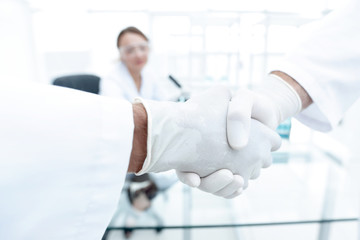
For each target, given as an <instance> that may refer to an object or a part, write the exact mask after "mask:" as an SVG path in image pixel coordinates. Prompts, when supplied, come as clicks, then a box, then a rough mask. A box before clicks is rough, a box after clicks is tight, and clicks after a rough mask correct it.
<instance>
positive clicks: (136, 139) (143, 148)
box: [128, 103, 148, 172]
mask: <svg viewBox="0 0 360 240" xmlns="http://www.w3.org/2000/svg"><path fill="white" fill-rule="evenodd" d="M132 106H133V117H134V136H133V146H132V151H131V155H130V163H129V167H128V172H138V171H140V170H141V168H142V166H143V164H144V161H145V158H146V155H147V122H148V119H147V118H148V117H147V113H146V111H145V108H144V106H143V105H142V104H141V103H135V104H133V105H132Z"/></svg>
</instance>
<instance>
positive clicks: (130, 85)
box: [100, 62, 166, 102]
mask: <svg viewBox="0 0 360 240" xmlns="http://www.w3.org/2000/svg"><path fill="white" fill-rule="evenodd" d="M141 78H142V79H141V80H142V82H141V88H140V92H139V91H138V90H137V88H136V85H135V82H134V80H133V78H132V77H131V75H130V73H129V70H128V69H127V67H126V65H125V64H124V63H122V62H118V63H116V64H115V66H114V68H113V69H112V70H111V71H110V73H109V74H107V75H106V76H105V77H103V78H102V79H101V81H100V95H103V96H108V97H117V98H124V99H126V100H128V101H130V102H132V101H133V100H134V99H135V97H142V98H144V99H151V100H166V99H165V97H164V95H165V94H164V92H163V91H162V90H161V89H162V88H161V86H159V83H158V81H157V79H155V78H154V75H153V74H152V73H151V72H150V71H149V70H148V69H146V68H145V69H144V70H143V71H142V72H141Z"/></svg>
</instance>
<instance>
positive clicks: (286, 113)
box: [227, 74, 302, 149]
mask: <svg viewBox="0 0 360 240" xmlns="http://www.w3.org/2000/svg"><path fill="white" fill-rule="evenodd" d="M301 108H302V104H301V99H300V97H299V95H298V94H297V92H296V91H295V90H294V89H293V88H292V87H291V86H290V85H289V84H288V83H287V82H285V81H284V80H282V79H281V78H280V77H278V76H276V75H274V74H270V75H269V76H268V78H267V81H265V84H264V87H263V88H261V89H256V90H255V91H250V90H246V89H242V90H240V91H238V93H237V94H236V95H235V96H234V97H233V98H232V99H231V102H230V103H229V110H228V115H227V136H228V140H229V144H230V146H231V147H232V148H234V149H241V148H243V147H244V146H246V144H247V143H248V140H249V136H250V135H251V128H252V126H250V125H251V119H256V120H258V121H260V122H262V123H263V124H265V125H267V126H268V127H270V128H271V129H274V130H275V129H276V127H277V126H278V125H279V124H280V123H281V122H283V121H284V120H286V119H287V118H289V117H292V116H294V115H296V114H297V113H299V112H300V111H301Z"/></svg>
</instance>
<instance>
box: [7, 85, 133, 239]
mask: <svg viewBox="0 0 360 240" xmlns="http://www.w3.org/2000/svg"><path fill="white" fill-rule="evenodd" d="M0 112H1V126H0V144H1V148H0V194H1V196H0V239H6V240H7V239H9V240H10V239H11V240H18V239H22V240H23V239H27V240H28V239H29V240H32V239H34V240H35V239H36V240H42V239H44V240H45V239H46V240H49V239H51V240H64V239H71V240H75V239H79V240H80V239H83V240H89V239H94V240H99V239H101V237H102V235H103V233H104V231H105V229H106V227H107V224H108V223H109V221H110V220H111V217H112V214H113V213H114V211H115V209H116V206H117V203H118V198H119V195H120V191H121V189H122V186H123V182H124V179H125V175H126V171H127V167H128V159H129V156H130V151H131V148H132V136H133V117H132V116H133V113H132V107H131V104H130V103H129V102H127V101H124V100H117V99H111V98H105V97H100V96H97V95H94V94H89V93H84V92H80V91H76V90H71V89H66V88H61V87H54V86H42V85H41V86H35V85H27V86H24V85H22V86H20V87H19V86H14V85H9V84H5V83H1V84H0Z"/></svg>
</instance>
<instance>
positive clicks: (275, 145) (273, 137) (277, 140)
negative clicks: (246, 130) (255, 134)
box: [251, 119, 281, 151]
mask: <svg viewBox="0 0 360 240" xmlns="http://www.w3.org/2000/svg"><path fill="white" fill-rule="evenodd" d="M251 124H252V125H251V126H252V128H254V129H261V132H262V133H263V134H264V136H265V137H266V138H267V139H268V141H269V143H270V146H271V148H270V150H271V151H276V150H278V149H279V148H280V146H281V137H280V136H279V134H278V133H277V132H276V131H274V130H272V129H270V128H269V127H267V126H265V125H264V124H262V123H261V122H259V121H258V120H255V119H253V120H252V121H251Z"/></svg>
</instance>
